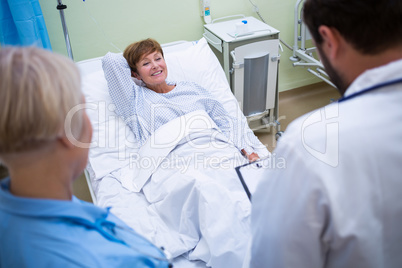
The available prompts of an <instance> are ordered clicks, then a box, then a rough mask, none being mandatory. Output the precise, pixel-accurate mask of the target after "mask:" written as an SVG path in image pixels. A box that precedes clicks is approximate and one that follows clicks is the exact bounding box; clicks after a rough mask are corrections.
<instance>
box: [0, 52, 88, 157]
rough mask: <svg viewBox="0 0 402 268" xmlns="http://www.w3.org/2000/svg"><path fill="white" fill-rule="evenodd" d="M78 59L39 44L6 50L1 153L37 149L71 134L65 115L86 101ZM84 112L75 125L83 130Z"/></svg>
mask: <svg viewBox="0 0 402 268" xmlns="http://www.w3.org/2000/svg"><path fill="white" fill-rule="evenodd" d="M80 87H81V78H80V73H79V70H78V68H77V67H76V66H75V64H74V62H73V61H71V60H70V59H68V58H67V57H64V56H62V55H58V54H55V53H52V52H50V51H47V50H44V49H40V48H36V47H3V48H0V153H1V154H3V153H15V152H21V151H25V150H30V149H35V148H38V147H39V146H41V145H42V144H44V143H46V142H48V141H50V140H53V139H55V138H56V137H58V136H60V135H66V134H65V129H64V121H65V118H66V116H67V114H68V112H69V111H70V109H71V108H73V107H74V106H75V105H78V104H80V103H82V102H83V96H82V93H81V90H80ZM82 124H83V116H82V111H78V112H77V114H76V115H75V116H74V118H73V120H72V124H71V128H72V129H71V131H72V133H73V135H74V136H77V135H78V136H79V135H80V134H81V130H82Z"/></svg>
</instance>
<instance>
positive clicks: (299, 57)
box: [290, 0, 335, 87]
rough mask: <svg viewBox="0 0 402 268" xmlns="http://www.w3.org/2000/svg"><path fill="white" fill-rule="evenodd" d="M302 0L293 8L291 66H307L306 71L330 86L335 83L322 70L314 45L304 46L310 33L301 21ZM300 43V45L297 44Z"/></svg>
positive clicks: (309, 37) (298, 0)
mask: <svg viewBox="0 0 402 268" xmlns="http://www.w3.org/2000/svg"><path fill="white" fill-rule="evenodd" d="M303 2H304V0H297V2H296V5H295V9H294V34H293V42H294V43H293V55H292V56H291V57H290V60H291V61H293V62H294V63H293V67H297V66H302V67H308V68H307V71H308V72H309V73H311V74H313V75H315V76H316V77H318V78H320V79H321V80H323V81H325V82H326V83H328V84H330V85H331V86H333V87H335V85H334V84H333V83H332V82H331V81H330V80H329V77H328V74H327V73H326V72H325V70H324V66H323V65H322V63H321V61H320V60H318V59H316V58H315V57H314V55H313V53H314V52H315V50H316V47H309V48H307V47H306V41H307V40H310V39H311V36H310V33H309V31H308V29H307V27H306V25H305V24H304V23H303V18H302V13H303V6H302V3H303ZM299 43H300V45H299Z"/></svg>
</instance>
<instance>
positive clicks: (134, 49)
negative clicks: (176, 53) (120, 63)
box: [123, 38, 163, 72]
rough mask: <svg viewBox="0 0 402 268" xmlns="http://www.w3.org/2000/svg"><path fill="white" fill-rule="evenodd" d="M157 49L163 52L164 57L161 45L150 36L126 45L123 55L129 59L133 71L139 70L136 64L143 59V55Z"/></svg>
mask: <svg viewBox="0 0 402 268" xmlns="http://www.w3.org/2000/svg"><path fill="white" fill-rule="evenodd" d="M155 51H157V52H159V53H161V54H162V57H163V50H162V47H161V45H160V44H159V43H158V42H157V41H156V40H154V39H152V38H148V39H145V40H141V41H138V42H135V43H132V44H130V45H129V46H128V47H126V49H125V50H124V52H123V57H124V58H125V59H126V60H127V63H128V65H129V66H130V69H131V71H133V72H137V67H136V64H137V63H138V62H139V61H140V60H141V59H142V57H143V56H146V55H148V54H150V53H153V52H155Z"/></svg>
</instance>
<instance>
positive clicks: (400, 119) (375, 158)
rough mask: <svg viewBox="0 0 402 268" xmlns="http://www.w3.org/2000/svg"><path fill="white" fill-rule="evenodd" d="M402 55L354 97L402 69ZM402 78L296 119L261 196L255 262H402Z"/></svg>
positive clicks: (255, 213) (342, 265) (369, 75)
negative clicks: (281, 162)
mask: <svg viewBox="0 0 402 268" xmlns="http://www.w3.org/2000/svg"><path fill="white" fill-rule="evenodd" d="M401 70H402V60H398V61H395V62H392V63H390V64H387V65H384V66H381V67H378V68H375V69H371V70H368V71H366V72H365V73H363V74H362V75H360V76H359V77H358V78H357V79H356V80H355V81H354V82H353V83H352V85H351V86H350V87H349V88H348V90H347V91H346V94H345V96H348V95H350V94H353V93H356V92H360V91H363V90H365V89H366V88H370V87H372V86H375V85H377V84H382V83H385V82H387V81H393V80H396V79H398V78H401V77H402V71H401ZM401 104H402V84H401V83H397V84H393V85H389V86H386V87H381V88H378V89H376V90H373V91H370V92H366V93H363V94H361V95H358V96H357V97H355V98H352V99H348V100H346V101H344V102H341V103H338V102H335V103H332V104H330V105H328V106H326V107H324V108H321V109H318V110H316V111H313V112H312V113H309V114H307V115H304V116H302V117H300V118H299V119H297V120H295V121H294V122H293V123H292V124H291V125H289V126H288V128H287V129H286V132H285V134H284V135H283V137H281V140H280V141H279V142H278V146H277V148H276V151H275V153H276V156H277V157H283V159H284V160H285V161H286V168H283V169H281V168H278V167H273V168H272V169H270V170H266V180H265V181H264V182H263V183H261V184H260V185H259V187H258V190H257V192H256V193H255V194H254V195H253V210H252V220H251V221H252V222H251V228H252V233H253V235H252V240H253V242H252V248H251V251H250V252H251V263H250V267H258V268H260V267H298V268H304V267H306V268H307V267H308V268H310V267H314V268H319V267H339V268H348V267H350V268H352V267H353V268H356V267H364V268H370V267H373V268H374V267H375V268H378V267H384V268H385V267H387V268H390V267H391V268H392V267H395V268H397V267H402V254H401V252H402V228H401V222H402V202H401V197H402V177H401V174H402V109H401V107H402V106H401Z"/></svg>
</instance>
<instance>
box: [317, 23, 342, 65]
mask: <svg viewBox="0 0 402 268" xmlns="http://www.w3.org/2000/svg"><path fill="white" fill-rule="evenodd" d="M318 32H319V33H320V35H321V38H322V42H321V48H322V49H323V50H324V51H325V52H326V54H327V56H329V57H331V58H333V57H335V56H336V55H337V53H338V50H339V46H340V41H341V40H340V38H341V35H340V33H339V32H338V30H337V29H335V28H333V27H328V26H325V25H321V26H320V27H319V28H318Z"/></svg>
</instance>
